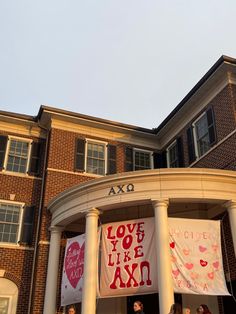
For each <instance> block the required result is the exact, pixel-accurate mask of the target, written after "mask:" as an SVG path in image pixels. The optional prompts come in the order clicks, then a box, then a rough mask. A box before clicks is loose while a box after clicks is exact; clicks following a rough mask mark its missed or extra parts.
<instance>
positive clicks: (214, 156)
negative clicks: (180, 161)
mask: <svg viewBox="0 0 236 314" xmlns="http://www.w3.org/2000/svg"><path fill="white" fill-rule="evenodd" d="M235 90H236V88H235V86H231V85H228V86H226V87H225V88H224V89H223V90H222V91H221V92H220V93H219V94H218V95H217V96H216V97H215V98H214V99H212V101H211V102H210V103H209V104H208V105H207V106H206V107H205V108H204V109H203V110H202V111H201V112H200V113H199V115H198V116H196V117H194V119H192V120H191V121H189V123H188V125H186V126H185V128H183V130H182V131H181V132H180V133H179V134H178V136H181V137H182V139H183V151H184V164H185V166H186V167H187V166H188V165H189V161H188V141H187V129H188V128H189V127H190V126H191V124H192V123H193V122H194V121H195V120H196V119H197V118H198V117H199V116H200V115H201V113H202V112H204V111H205V110H206V109H207V108H209V107H212V108H213V112H214V118H215V126H216V138H217V142H219V141H221V140H222V139H224V138H225V137H226V136H227V135H228V134H229V133H231V132H232V131H233V130H235V128H236V120H235V97H233V94H232V91H234V93H235V94H236V91H235ZM172 141H173V140H171V141H170V142H172ZM232 143H233V146H231V145H232ZM234 148H235V144H234V138H232V139H230V140H229V141H227V142H226V143H224V144H223V145H222V147H220V148H217V150H214V151H213V152H211V153H209V154H207V157H204V158H202V159H201V160H200V161H199V162H198V163H197V164H194V167H205V168H220V169H233V167H234V166H233V159H234V158H233V151H234ZM222 151H225V152H226V153H224V154H223V155H222ZM219 154H220V155H219ZM219 156H220V158H219ZM227 167H228V168H227ZM234 169H235V168H234Z"/></svg>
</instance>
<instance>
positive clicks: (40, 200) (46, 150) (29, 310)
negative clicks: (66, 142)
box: [27, 123, 50, 314]
mask: <svg viewBox="0 0 236 314" xmlns="http://www.w3.org/2000/svg"><path fill="white" fill-rule="evenodd" d="M38 125H39V127H40V128H41V129H43V130H45V131H46V134H47V135H46V145H45V155H44V161H43V176H42V186H41V191H40V199H39V211H38V220H37V227H36V236H35V245H34V256H33V265H32V277H31V282H30V291H29V302H28V312H27V313H28V314H31V307H32V297H33V288H34V282H35V269H36V261H37V257H38V240H39V232H40V226H41V219H42V211H43V199H44V189H45V178H46V165H47V160H48V148H49V136H50V130H49V129H47V128H45V127H43V126H40V124H39V123H38Z"/></svg>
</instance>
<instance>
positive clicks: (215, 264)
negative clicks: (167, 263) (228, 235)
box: [168, 218, 229, 295]
mask: <svg viewBox="0 0 236 314" xmlns="http://www.w3.org/2000/svg"><path fill="white" fill-rule="evenodd" d="M168 223H169V231H170V251H171V264H172V277H173V282H174V291H175V292H178V293H188V294H201V295H204V294H205V295H229V292H228V290H227V287H226V283H225V278H224V270H223V263H222V252H221V240H220V221H213V220H199V219H182V218H181V219H180V218H169V219H168Z"/></svg>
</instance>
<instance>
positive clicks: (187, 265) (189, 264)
mask: <svg viewBox="0 0 236 314" xmlns="http://www.w3.org/2000/svg"><path fill="white" fill-rule="evenodd" d="M184 266H185V267H186V268H187V269H189V270H190V269H192V268H193V266H194V265H193V263H185V264H184Z"/></svg>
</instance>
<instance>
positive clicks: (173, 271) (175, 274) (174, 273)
mask: <svg viewBox="0 0 236 314" xmlns="http://www.w3.org/2000/svg"><path fill="white" fill-rule="evenodd" d="M179 273H180V271H179V270H178V269H175V270H172V274H173V275H174V276H175V277H177V276H178V275H179Z"/></svg>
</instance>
